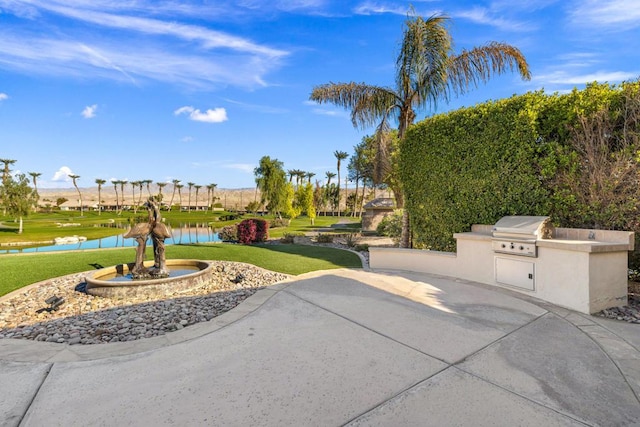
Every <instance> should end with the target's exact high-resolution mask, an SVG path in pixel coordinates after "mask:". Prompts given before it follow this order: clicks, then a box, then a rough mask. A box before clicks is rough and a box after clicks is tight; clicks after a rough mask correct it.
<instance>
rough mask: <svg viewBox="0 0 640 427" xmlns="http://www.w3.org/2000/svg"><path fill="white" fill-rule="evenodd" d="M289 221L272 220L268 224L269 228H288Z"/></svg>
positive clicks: (283, 219) (285, 219)
mask: <svg viewBox="0 0 640 427" xmlns="http://www.w3.org/2000/svg"><path fill="white" fill-rule="evenodd" d="M290 223H291V220H289V219H287V218H274V219H273V220H271V222H269V228H277V227H288V226H289V224H290Z"/></svg>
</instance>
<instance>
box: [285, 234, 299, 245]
mask: <svg viewBox="0 0 640 427" xmlns="http://www.w3.org/2000/svg"><path fill="white" fill-rule="evenodd" d="M300 236H304V233H284V235H283V236H282V237H281V238H280V242H282V243H287V244H292V243H293V240H294V238H296V237H300Z"/></svg>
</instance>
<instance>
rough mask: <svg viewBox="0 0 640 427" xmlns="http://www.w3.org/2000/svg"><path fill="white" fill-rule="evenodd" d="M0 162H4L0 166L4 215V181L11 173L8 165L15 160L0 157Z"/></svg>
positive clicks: (5, 212)
mask: <svg viewBox="0 0 640 427" xmlns="http://www.w3.org/2000/svg"><path fill="white" fill-rule="evenodd" d="M0 162H1V163H4V167H3V168H2V194H0V195H1V196H2V201H3V203H4V207H3V212H4V214H5V215H6V214H7V206H6V201H5V200H4V199H5V194H4V193H5V187H6V184H5V181H6V180H7V179H8V178H9V177H10V175H9V174H10V173H11V169H9V166H10V165H12V164H14V163H15V162H16V161H15V160H13V159H0Z"/></svg>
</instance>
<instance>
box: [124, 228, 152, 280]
mask: <svg viewBox="0 0 640 427" xmlns="http://www.w3.org/2000/svg"><path fill="white" fill-rule="evenodd" d="M151 231H152V224H151V223H148V222H140V223H138V224H136V225H134V226H133V227H131V228H130V229H129V231H127V233H126V234H125V235H124V238H126V239H135V240H136V242H138V247H137V248H136V262H135V264H134V266H133V268H132V269H131V275H132V276H133V278H134V279H139V278H142V277H144V276H145V274H146V273H147V269H146V268H145V266H144V251H145V249H146V248H147V239H148V238H149V235H150V234H151Z"/></svg>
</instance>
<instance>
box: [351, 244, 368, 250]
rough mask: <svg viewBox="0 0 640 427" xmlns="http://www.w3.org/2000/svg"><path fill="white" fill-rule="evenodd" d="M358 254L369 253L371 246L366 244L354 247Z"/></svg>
mask: <svg viewBox="0 0 640 427" xmlns="http://www.w3.org/2000/svg"><path fill="white" fill-rule="evenodd" d="M353 250H354V251H356V252H369V245H367V244H366V243H362V244H358V245H355V246H354V247H353Z"/></svg>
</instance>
